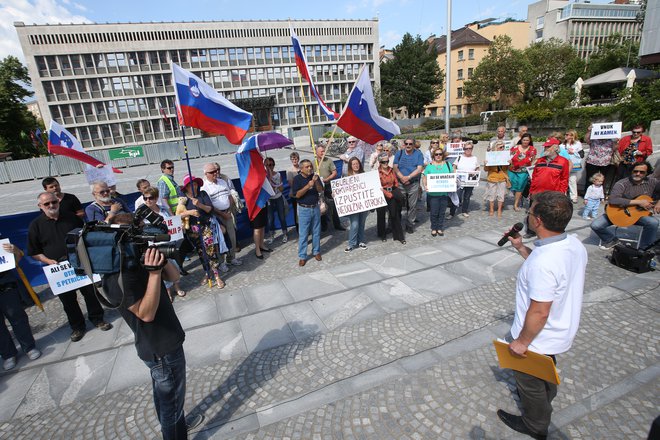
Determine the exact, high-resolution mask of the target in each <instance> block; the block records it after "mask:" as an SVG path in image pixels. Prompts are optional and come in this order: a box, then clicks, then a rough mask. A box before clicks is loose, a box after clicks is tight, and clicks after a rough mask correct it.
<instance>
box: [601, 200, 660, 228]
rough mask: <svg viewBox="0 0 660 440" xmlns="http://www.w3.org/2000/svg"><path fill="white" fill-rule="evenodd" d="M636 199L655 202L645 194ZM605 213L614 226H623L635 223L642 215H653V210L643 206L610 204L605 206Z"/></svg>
mask: <svg viewBox="0 0 660 440" xmlns="http://www.w3.org/2000/svg"><path fill="white" fill-rule="evenodd" d="M634 200H647V201H649V202H653V199H652V198H651V197H650V196H645V195H641V196H638V197H636V198H635V199H634ZM605 213H606V214H607V218H609V219H610V221H611V222H612V224H613V225H614V226H619V227H622V228H625V227H628V226H632V225H634V224H635V223H637V220H639V219H640V218H642V217H646V216H649V215H653V211H652V210H648V209H645V208H642V207H641V206H616V205H609V204H608V205H607V206H606V207H605Z"/></svg>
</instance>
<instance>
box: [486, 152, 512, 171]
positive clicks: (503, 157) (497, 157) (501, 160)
mask: <svg viewBox="0 0 660 440" xmlns="http://www.w3.org/2000/svg"><path fill="white" fill-rule="evenodd" d="M509 159H511V153H510V152H508V151H489V152H487V153H486V166H488V167H495V166H500V165H509Z"/></svg>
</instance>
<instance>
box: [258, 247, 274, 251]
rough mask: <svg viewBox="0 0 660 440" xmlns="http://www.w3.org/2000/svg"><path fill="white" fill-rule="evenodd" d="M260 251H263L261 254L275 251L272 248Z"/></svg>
mask: <svg viewBox="0 0 660 440" xmlns="http://www.w3.org/2000/svg"><path fill="white" fill-rule="evenodd" d="M259 249H261V252H273V250H272V249H271V248H266V249H264V248H259Z"/></svg>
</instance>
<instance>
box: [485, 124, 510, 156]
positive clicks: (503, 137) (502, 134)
mask: <svg viewBox="0 0 660 440" xmlns="http://www.w3.org/2000/svg"><path fill="white" fill-rule="evenodd" d="M509 140H511V138H510V137H509V136H508V135H507V134H506V127H504V126H503V125H500V126H499V127H497V134H496V135H495V136H493V137H492V138H490V143H489V144H488V151H491V150H492V149H493V146H495V142H497V141H502V142H504V143H505V144H506V142H507V141H509Z"/></svg>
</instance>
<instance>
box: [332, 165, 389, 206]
mask: <svg viewBox="0 0 660 440" xmlns="http://www.w3.org/2000/svg"><path fill="white" fill-rule="evenodd" d="M330 184H331V186H332V198H333V200H334V202H335V207H336V208H337V214H339V217H344V216H346V215H351V214H357V213H359V212H364V211H369V210H371V209H375V208H379V207H381V206H386V205H387V202H386V201H385V196H384V195H383V191H382V190H381V185H380V178H379V177H378V171H377V170H374V171H369V172H368V173H361V174H354V175H352V176H346V177H342V178H341V179H335V180H332V181H331V182H330Z"/></svg>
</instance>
